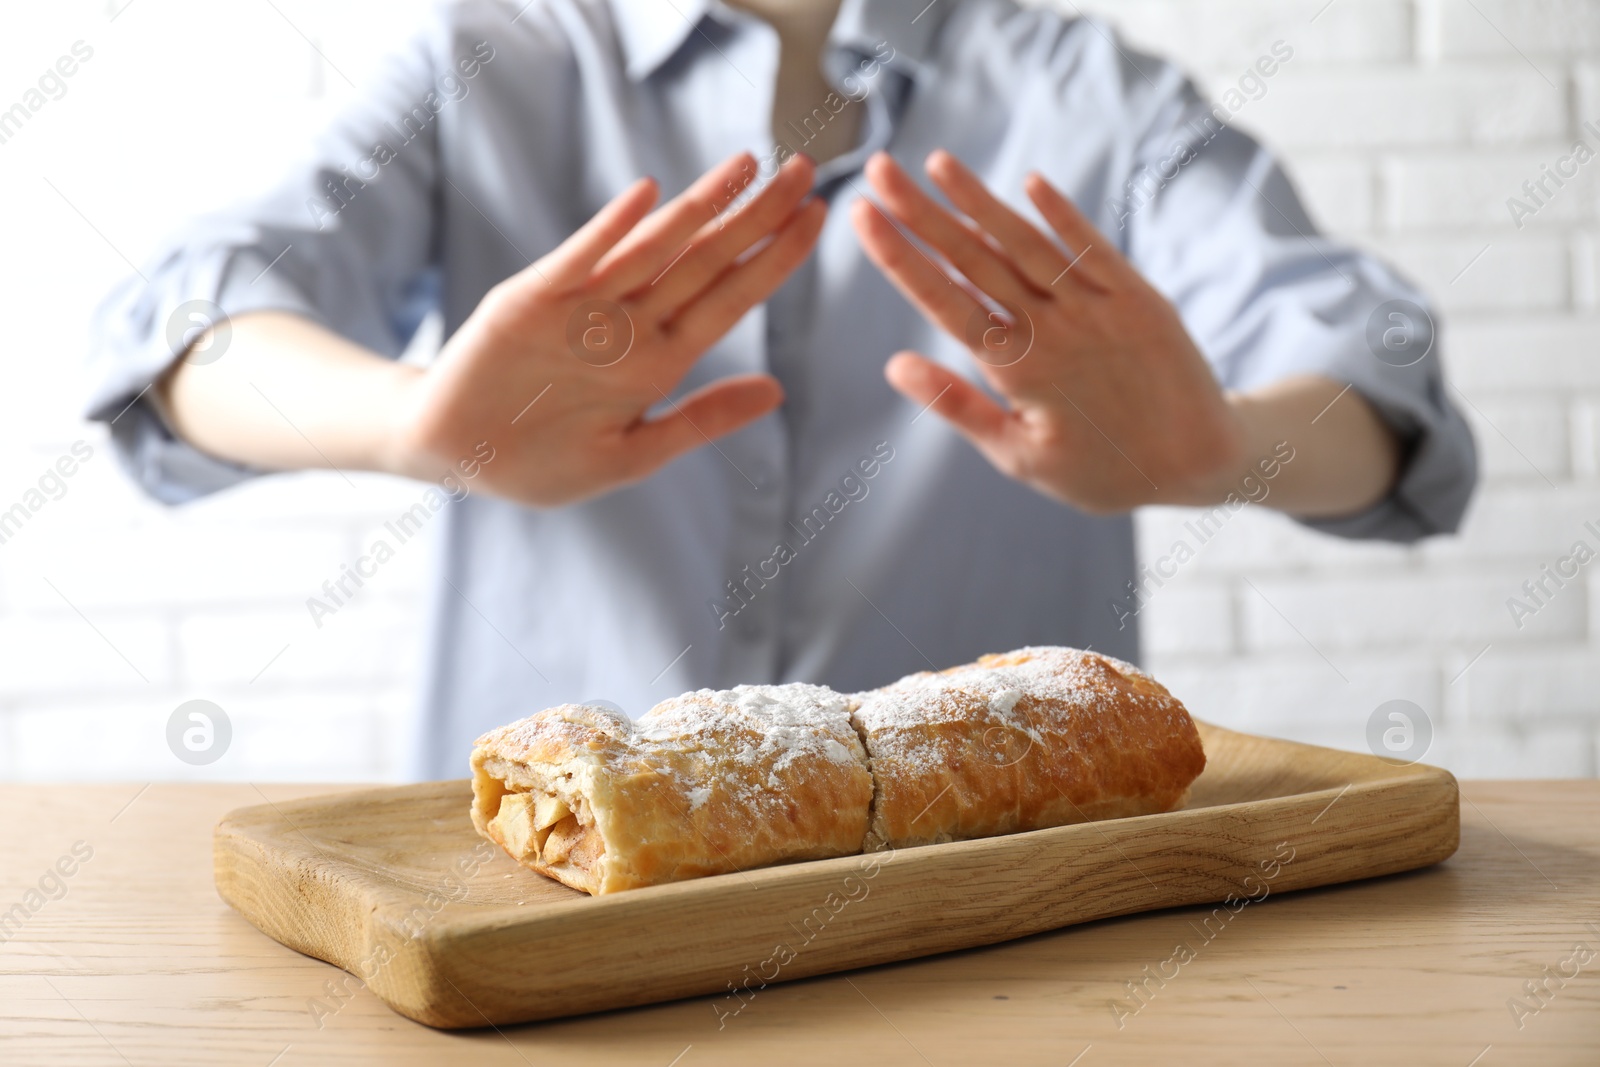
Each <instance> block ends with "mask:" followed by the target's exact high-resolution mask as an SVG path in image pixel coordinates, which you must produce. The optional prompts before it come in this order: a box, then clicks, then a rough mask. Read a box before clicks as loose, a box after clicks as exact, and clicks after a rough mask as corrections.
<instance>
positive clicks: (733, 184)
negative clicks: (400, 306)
mask: <svg viewBox="0 0 1600 1067" xmlns="http://www.w3.org/2000/svg"><path fill="white" fill-rule="evenodd" d="M755 173H756V168H755V161H754V160H753V159H752V158H750V157H749V156H748V155H744V156H735V157H733V158H732V159H729V160H728V161H727V162H725V163H723V164H722V165H720V166H718V167H716V168H714V169H713V170H711V171H708V172H707V173H706V174H705V175H704V176H703V177H702V178H701V179H700V180H699V181H697V182H696V183H695V184H694V185H693V186H691V187H690V188H689V189H688V190H687V191H685V192H684V193H683V194H682V195H681V196H679V197H678V198H676V199H675V200H673V201H672V202H671V203H669V204H667V205H666V206H664V207H662V208H661V209H660V210H659V211H656V212H655V213H653V214H650V209H651V207H652V206H653V205H654V203H655V200H656V195H657V193H656V187H655V184H654V183H653V182H651V181H649V180H647V179H645V180H640V181H639V182H637V183H635V184H634V185H632V186H631V187H629V188H628V189H627V190H625V191H624V192H623V193H622V194H621V195H619V196H618V197H617V198H616V199H615V200H613V201H612V202H611V203H610V204H608V205H607V206H606V207H605V208H604V209H603V210H602V211H601V212H600V213H599V214H598V215H596V216H595V217H594V218H593V219H592V220H591V221H590V222H589V223H588V224H587V225H585V226H584V227H583V228H582V229H580V230H579V231H578V232H577V233H575V234H573V236H572V237H570V238H569V239H568V240H566V241H565V242H564V243H562V245H561V246H560V247H559V248H557V249H556V250H555V251H553V252H551V253H550V254H549V255H547V256H545V257H544V258H542V259H540V260H539V261H538V262H536V263H534V264H532V265H531V266H529V267H527V268H526V269H524V270H523V271H521V272H520V273H518V274H516V275H514V276H512V277H511V278H508V279H507V280H506V281H504V282H502V283H501V284H499V285H497V286H496V287H495V288H494V289H492V290H491V291H490V292H489V293H488V294H487V295H486V296H485V297H484V298H483V300H482V302H481V303H480V304H479V305H478V308H477V309H476V310H475V311H474V312H473V313H472V315H471V316H470V317H469V318H468V319H467V321H466V322H465V323H463V324H462V326H461V328H460V329H459V330H458V331H456V333H455V335H454V336H452V337H451V338H450V340H449V341H448V343H446V344H445V346H444V348H443V349H442V350H441V352H440V354H439V358H438V359H437V361H435V363H434V364H433V366H431V367H430V368H428V369H427V370H425V371H418V372H416V374H415V376H414V379H413V381H412V382H411V383H410V385H409V386H408V387H407V388H406V389H405V390H403V396H402V399H401V400H400V402H399V403H398V404H397V405H396V411H395V420H394V427H393V433H392V442H393V443H392V448H391V450H390V455H389V457H388V458H387V460H386V461H385V462H384V466H386V467H388V468H389V469H392V470H394V471H396V472H397V473H403V474H408V475H411V476H414V477H421V478H437V477H439V476H440V475H442V474H443V473H445V472H447V471H448V470H449V469H450V467H451V466H452V465H453V464H455V463H456V462H458V461H459V460H461V459H462V458H464V457H470V456H471V455H472V454H473V450H474V448H475V446H476V445H477V444H478V443H479V442H482V441H485V440H487V441H488V442H489V443H490V444H491V445H492V446H493V447H494V449H495V460H494V462H493V463H490V464H486V465H484V466H483V467H482V472H481V474H480V476H479V479H480V480H479V482H478V484H479V485H480V486H481V487H482V488H484V489H485V490H487V491H488V492H491V493H494V494H496V495H499V496H503V497H509V498H511V499H513V500H517V501H520V502H522V503H525V504H533V505H539V506H547V507H548V506H555V505H560V504H567V503H572V502H574V501H579V500H583V499H585V498H588V497H592V496H595V495H597V494H599V493H602V492H605V491H606V490H608V489H612V488H615V487H617V486H620V485H624V484H627V483H630V482H635V481H638V480H639V479H642V478H644V477H646V476H647V475H649V474H651V473H653V472H654V471H655V470H657V469H658V468H660V467H662V466H664V465H665V464H667V463H669V462H671V461H672V460H673V459H675V458H677V457H678V456H680V455H682V454H683V453H685V452H688V451H690V450H692V449H694V448H698V447H699V446H701V445H703V444H705V443H706V442H708V441H710V440H713V439H715V438H717V437H720V436H722V435H724V434H728V433H731V432H733V431H734V430H737V429H739V428H740V427H742V426H744V425H746V424H747V423H749V422H751V421H753V420H755V419H758V418H760V417H761V416H763V415H765V414H767V413H768V412H770V411H771V410H773V408H775V407H777V406H778V404H779V403H780V402H781V401H782V399H783V396H782V390H781V389H780V387H779V385H778V383H777V381H776V380H775V379H773V378H772V377H770V376H768V375H742V376H737V377H730V378H724V379H721V380H719V381H716V382H713V383H711V384H709V385H707V386H705V387H704V388H702V389H699V390H697V391H696V392H695V393H694V394H692V395H690V396H687V397H684V398H683V399H682V400H679V401H676V402H672V403H671V410H670V411H668V412H666V413H663V414H661V415H659V416H657V417H655V418H646V416H645V412H646V411H647V410H648V409H649V408H651V407H653V406H655V405H657V404H660V403H661V402H662V401H664V400H667V399H668V397H669V394H670V393H671V392H672V390H673V388H674V387H675V386H676V385H677V384H678V382H679V381H680V380H681V379H682V378H683V376H684V375H685V374H686V373H688V371H689V369H690V367H692V366H693V365H694V363H695V361H696V360H697V359H699V358H700V356H701V355H702V354H703V353H704V352H705V351H706V349H708V348H709V347H710V346H711V345H712V344H714V343H715V342H716V341H717V340H718V339H719V338H720V337H722V336H723V334H725V333H726V332H727V331H728V330H729V329H731V328H732V327H733V325H734V324H735V323H737V322H738V321H739V319H740V318H742V317H743V316H744V315H745V313H746V312H748V311H749V310H750V309H751V308H752V307H754V306H756V305H757V304H760V303H761V302H763V301H764V300H766V299H767V297H768V296H770V295H771V294H772V293H773V292H774V291H775V290H776V289H777V288H778V287H779V286H780V285H781V284H782V283H783V281H784V279H785V278H787V277H788V276H789V274H790V272H791V271H793V270H794V269H795V267H797V266H799V264H800V263H801V262H802V261H804V259H805V258H806V256H807V255H809V254H810V251H811V247H812V245H813V244H814V243H815V241H816V238H817V235H818V233H819V232H820V230H821V226H822V221H823V216H824V214H825V210H826V209H825V207H824V206H823V204H822V203H821V202H820V201H818V200H816V199H812V198H809V193H810V190H811V186H812V179H813V174H814V167H813V165H812V164H811V162H810V161H809V160H808V159H806V158H804V157H800V156H797V157H795V158H794V159H791V160H790V161H789V163H788V164H787V165H786V166H785V167H784V168H783V169H782V170H781V171H780V172H779V173H778V175H777V177H776V178H774V179H773V181H772V182H771V183H770V184H769V185H768V186H767V187H766V188H765V189H763V190H762V191H761V192H760V193H758V194H756V195H755V196H754V197H753V198H752V199H751V200H750V202H749V203H748V204H745V205H743V206H742V207H740V208H739V210H738V211H737V212H736V213H735V212H732V211H730V210H728V209H729V208H730V201H731V200H732V198H733V197H734V196H736V195H737V194H738V193H741V192H743V191H744V189H745V188H746V186H747V185H748V184H749V182H750V180H751V179H752V178H753V177H754V176H755Z"/></svg>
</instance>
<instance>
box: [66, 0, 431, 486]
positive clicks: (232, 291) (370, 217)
mask: <svg viewBox="0 0 1600 1067" xmlns="http://www.w3.org/2000/svg"><path fill="white" fill-rule="evenodd" d="M441 20H442V8H440V9H438V10H436V11H435V13H434V14H433V15H432V16H431V17H430V18H429V19H428V20H426V22H425V23H424V24H423V25H422V26H421V27H420V29H419V31H418V33H417V34H415V35H414V36H413V37H412V39H411V41H410V43H409V44H408V45H406V46H405V47H403V48H401V49H400V50H398V51H396V52H395V53H394V54H393V55H392V56H391V57H390V58H389V59H388V60H387V61H386V63H385V64H384V66H383V68H382V70H381V72H380V74H379V75H378V76H377V77H375V78H374V79H373V81H372V83H371V86H370V88H365V89H364V90H363V91H362V92H361V93H360V95H359V96H358V97H357V98H356V99H355V100H354V101H353V102H352V103H351V104H350V105H349V106H347V107H346V108H344V109H343V110H342V111H341V113H340V115H339V116H338V117H337V118H336V119H335V120H334V121H333V122H332V123H330V124H329V126H328V127H327V128H326V129H325V130H323V131H322V132H321V133H320V135H318V136H317V137H316V138H315V139H314V140H313V142H312V143H311V145H310V147H309V150H308V151H307V152H306V153H305V154H304V155H303V156H302V158H301V159H300V160H298V161H297V162H295V163H294V164H292V165H291V166H290V167H289V168H288V169H287V170H286V172H285V174H284V175H283V177H282V178H281V179H280V180H278V181H277V182H276V183H275V184H274V185H273V186H272V187H271V188H270V190H269V191H267V192H266V193H264V194H263V195H260V196H257V197H254V198H252V199H250V200H247V201H245V202H242V203H239V204H236V205H234V206H233V207H230V208H229V209H227V210H225V211H222V212H219V213H216V214H213V215H210V216H207V217H205V218H202V219H199V220H197V221H195V222H193V223H192V224H190V225H189V226H187V227H185V228H184V229H183V230H182V231H181V232H179V233H177V234H175V235H174V236H173V237H172V238H170V239H169V240H168V241H166V242H165V243H164V244H163V245H162V247H161V248H160V249H159V251H158V252H157V253H156V254H155V255H154V256H152V257H151V258H150V260H148V261H147V263H146V264H145V265H144V267H143V268H142V270H141V272H140V273H141V276H140V277H134V278H131V279H129V280H128V281H126V282H125V283H123V284H122V285H120V286H119V287H117V288H116V289H115V290H113V291H112V292H111V293H110V294H109V295H108V296H107V298H106V299H105V301H104V302H103V303H102V304H101V305H100V307H99V308H98V309H97V311H96V314H95V317H94V321H93V323H92V325H91V345H90V352H89V382H90V393H89V397H88V401H87V404H86V415H87V417H88V418H90V419H92V420H98V421H102V422H106V423H108V424H109V427H110V433H111V439H112V441H113V444H114V446H115V449H116V452H117V454H118V456H119V458H120V459H121V461H122V463H123V465H124V467H125V468H126V469H127V470H128V472H129V473H130V474H131V475H132V476H133V478H134V479H135V481H136V482H137V483H138V484H139V485H140V486H141V487H142V488H144V489H145V490H146V491H147V492H148V493H150V494H151V495H152V496H154V497H155V498H157V499H158V500H162V501H164V502H167V503H182V502H184V501H187V500H191V499H194V498H195V497H198V496H202V495H205V494H206V493H210V492H215V491H217V490H219V489H223V488H226V487H228V486H230V485H234V484H236V483H238V482H240V481H242V480H244V479H246V478H249V477H251V476H252V475H254V474H256V473H258V472H256V471H254V470H252V469H250V468H248V467H244V466H240V465H238V464H234V463H229V462H225V461H223V460H220V459H217V458H215V457H212V456H208V455H206V454H204V453H202V452H200V451H198V450H197V449H195V448H193V447H191V446H189V445H188V444H186V443H185V442H183V441H182V440H180V439H178V438H177V437H175V436H174V435H173V433H172V432H171V430H170V429H169V428H168V427H167V425H166V423H165V422H164V421H163V419H162V417H161V415H160V414H159V412H158V411H157V409H156V406H155V405H154V404H153V403H152V402H151V399H150V396H149V390H150V387H151V385H152V384H153V383H154V382H155V381H156V380H157V379H158V378H159V377H160V376H161V375H162V374H163V373H164V372H165V371H166V370H167V369H168V368H169V367H170V366H171V365H172V363H173V362H174V361H176V360H177V359H178V358H179V357H180V356H182V355H183V353H184V351H185V348H186V344H187V340H188V339H191V338H192V337H193V336H195V335H196V334H197V332H198V331H199V330H201V329H203V328H204V327H205V326H207V325H210V324H211V323H212V320H213V319H216V318H217V317H218V315H217V311H216V310H213V308H212V306H213V305H214V308H215V309H220V313H221V315H224V316H228V317H232V316H238V315H242V314H244V313H246V312H252V311H268V310H271V311H287V312H292V313H295V314H298V315H303V316H305V317H306V318H309V319H312V320H313V321H316V322H318V323H320V324H321V325H323V326H326V327H328V328H329V329H331V330H333V331H335V332H336V333H339V334H341V335H342V336H344V337H346V338H349V339H350V340H352V341H354V342H356V343H358V344H361V345H364V346H366V347H367V348H369V349H371V350H373V351H375V352H378V353H380V354H382V355H385V356H389V357H391V358H393V357H395V356H398V355H399V354H400V353H401V352H402V351H404V349H405V346H406V343H407V342H408V341H409V339H410V338H411V336H412V334H413V333H414V332H415V331H416V328H417V326H418V325H419V324H420V322H421V320H422V319H423V317H425V315H426V314H427V311H428V310H429V309H430V307H431V306H432V304H433V302H434V299H435V295H436V292H437V271H436V268H435V266H434V263H435V260H436V252H435V247H436V241H435V234H434V228H435V221H436V217H437V211H436V207H435V205H436V201H437V196H436V188H435V184H436V177H437V175H438V173H439V166H438V125H439V122H440V112H441V111H443V110H444V106H445V105H446V104H447V103H448V97H447V95H446V94H445V93H444V91H443V90H442V89H441V88H440V84H439V79H440V76H441V74H444V73H446V72H445V71H444V70H442V66H443V63H444V61H441V59H440V58H439V56H438V53H439V52H440V51H441V50H443V49H448V48H449V46H450V43H451V42H450V38H449V33H448V28H447V27H445V26H444V25H442V21H441ZM452 84H454V83H452ZM191 358H194V359H195V362H197V363H198V362H201V359H200V358H198V357H191ZM216 358H219V359H225V358H227V354H226V350H222V351H221V353H220V355H218V356H217V357H216Z"/></svg>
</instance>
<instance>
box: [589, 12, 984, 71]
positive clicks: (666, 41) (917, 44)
mask: <svg viewBox="0 0 1600 1067" xmlns="http://www.w3.org/2000/svg"><path fill="white" fill-rule="evenodd" d="M959 2H960V0H932V3H929V0H843V2H842V3H841V4H840V7H839V15H838V17H837V18H835V19H834V23H833V28H832V29H831V30H830V31H829V33H828V46H829V47H830V48H844V49H850V50H854V51H860V52H864V53H867V54H872V53H874V51H875V50H877V49H878V48H879V46H880V45H882V44H887V45H888V46H889V48H890V49H892V53H891V58H889V59H887V60H885V65H886V66H890V67H895V66H903V67H904V68H905V69H906V70H907V71H908V72H909V73H917V72H919V71H920V70H921V69H923V67H924V65H925V64H926V62H927V60H928V58H929V55H930V54H931V52H932V50H933V41H934V37H935V36H936V35H937V33H938V31H939V27H940V25H941V24H942V23H943V22H944V19H945V17H946V16H947V15H948V14H949V12H950V10H951V8H953V7H954V6H955V5H956V4H957V3H959ZM611 6H612V9H613V12H614V15H615V21H616V27H617V37H618V38H619V39H620V41H621V43H622V54H623V60H624V63H625V65H626V68H627V72H628V77H629V78H631V79H633V80H634V81H643V80H644V79H646V78H648V77H649V76H650V75H651V74H653V73H655V71H656V70H657V69H658V68H659V67H660V66H661V65H662V64H663V63H665V62H666V61H667V60H668V59H670V58H672V56H673V55H675V54H676V53H677V52H678V50H679V49H681V48H683V47H684V46H685V45H686V44H687V43H688V42H689V40H690V38H699V39H700V40H701V41H702V42H704V40H705V39H704V38H703V37H702V36H701V35H702V34H703V33H704V30H705V27H704V25H703V23H704V21H705V20H707V19H711V20H713V21H716V22H719V23H722V24H723V25H725V26H733V25H737V24H738V23H740V22H742V21H746V20H749V19H752V18H753V17H754V16H751V15H747V14H745V13H744V12H742V11H736V10H734V9H733V8H730V7H728V6H727V5H726V4H723V3H721V2H720V0H611Z"/></svg>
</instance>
